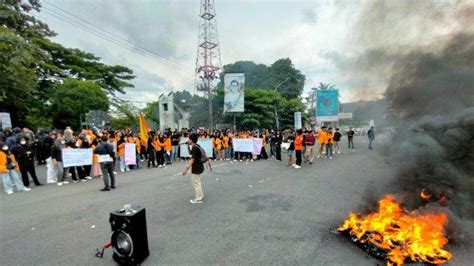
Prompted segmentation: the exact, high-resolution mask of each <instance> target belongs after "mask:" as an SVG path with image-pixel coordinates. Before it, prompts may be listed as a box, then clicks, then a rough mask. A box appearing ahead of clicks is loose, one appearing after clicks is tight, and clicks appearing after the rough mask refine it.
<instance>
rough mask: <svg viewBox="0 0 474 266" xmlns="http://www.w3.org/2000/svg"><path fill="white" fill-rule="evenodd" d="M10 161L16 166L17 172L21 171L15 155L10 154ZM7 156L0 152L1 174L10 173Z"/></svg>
mask: <svg viewBox="0 0 474 266" xmlns="http://www.w3.org/2000/svg"><path fill="white" fill-rule="evenodd" d="M10 159H11V160H12V161H13V162H14V163H15V164H16V167H15V170H17V171H20V167H19V166H18V163H17V162H16V159H15V155H13V154H10ZM7 162H8V160H7V154H6V153H4V152H2V151H0V173H2V174H6V173H8V171H9V170H8V169H7Z"/></svg>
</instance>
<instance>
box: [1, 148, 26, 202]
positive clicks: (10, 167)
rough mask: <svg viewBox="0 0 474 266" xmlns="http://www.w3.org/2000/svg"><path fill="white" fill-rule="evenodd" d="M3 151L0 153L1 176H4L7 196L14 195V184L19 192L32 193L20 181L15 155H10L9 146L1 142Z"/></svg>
mask: <svg viewBox="0 0 474 266" xmlns="http://www.w3.org/2000/svg"><path fill="white" fill-rule="evenodd" d="M0 146H1V147H2V150H1V151H0V175H1V176H2V181H3V188H4V189H5V192H6V193H7V194H13V184H15V186H16V189H17V190H18V191H30V190H31V189H29V188H27V187H25V186H24V185H23V183H22V182H21V181H20V177H19V176H18V171H19V170H20V168H19V166H18V163H17V161H16V160H15V156H14V154H12V153H10V151H9V149H8V145H7V144H6V143H5V142H0Z"/></svg>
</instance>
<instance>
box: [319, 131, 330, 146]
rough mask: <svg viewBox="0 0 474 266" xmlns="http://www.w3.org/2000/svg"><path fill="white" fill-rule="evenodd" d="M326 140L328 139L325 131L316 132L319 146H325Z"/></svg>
mask: <svg viewBox="0 0 474 266" xmlns="http://www.w3.org/2000/svg"><path fill="white" fill-rule="evenodd" d="M327 138H328V134H327V132H326V131H323V130H320V131H318V141H319V144H326V142H327Z"/></svg>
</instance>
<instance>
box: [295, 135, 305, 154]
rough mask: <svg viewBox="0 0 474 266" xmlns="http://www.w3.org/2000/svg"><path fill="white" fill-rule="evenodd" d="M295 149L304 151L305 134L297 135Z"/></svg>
mask: <svg viewBox="0 0 474 266" xmlns="http://www.w3.org/2000/svg"><path fill="white" fill-rule="evenodd" d="M295 150H296V151H302V150H303V135H301V136H296V139H295Z"/></svg>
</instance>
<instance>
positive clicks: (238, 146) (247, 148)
mask: <svg viewBox="0 0 474 266" xmlns="http://www.w3.org/2000/svg"><path fill="white" fill-rule="evenodd" d="M232 143H233V147H234V152H235V151H236V152H252V153H253V152H254V147H253V139H232Z"/></svg>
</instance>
